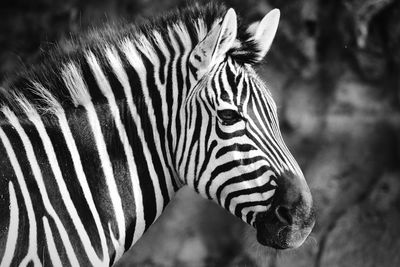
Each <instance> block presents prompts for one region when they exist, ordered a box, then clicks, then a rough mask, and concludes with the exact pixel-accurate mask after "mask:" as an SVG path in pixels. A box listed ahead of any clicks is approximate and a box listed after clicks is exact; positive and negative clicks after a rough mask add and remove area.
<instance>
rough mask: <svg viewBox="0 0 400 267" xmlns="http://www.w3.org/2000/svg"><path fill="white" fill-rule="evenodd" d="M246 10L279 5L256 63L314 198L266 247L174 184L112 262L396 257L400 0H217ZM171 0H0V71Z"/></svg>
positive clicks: (318, 261) (323, 261)
mask: <svg viewBox="0 0 400 267" xmlns="http://www.w3.org/2000/svg"><path fill="white" fill-rule="evenodd" d="M226 2H227V4H228V6H233V7H234V8H235V10H236V11H237V12H238V13H239V14H240V15H241V16H242V17H243V18H244V19H245V20H247V21H254V20H258V19H261V18H262V17H263V16H264V15H265V14H266V13H267V12H268V11H269V10H270V9H272V8H274V7H278V8H280V10H281V12H282V14H281V23H280V26H279V29H278V33H277V36H276V39H275V42H274V44H273V46H272V49H271V51H270V53H269V54H268V55H267V59H266V62H265V64H263V65H262V66H261V67H260V68H259V69H258V72H259V73H260V75H261V76H262V77H263V78H264V79H265V81H266V82H267V84H268V85H269V87H270V89H271V91H272V94H273V95H274V98H275V99H276V102H277V104H278V107H279V117H280V123H281V127H282V130H283V133H284V137H285V140H286V142H287V144H288V146H289V147H290V149H291V150H292V152H293V154H294V156H295V157H296V159H297V160H298V161H299V164H300V165H301V167H302V169H303V171H304V173H305V175H306V179H307V180H308V183H309V185H310V188H311V190H312V192H313V196H314V200H315V203H316V206H317V225H316V227H315V229H314V231H313V233H312V234H311V236H310V237H309V238H308V240H307V241H306V242H305V244H304V245H303V246H302V247H301V248H299V249H297V250H291V251H283V252H277V251H275V250H273V249H268V248H264V247H261V246H260V245H258V244H257V242H256V240H255V235H254V231H253V230H252V229H251V228H250V227H248V226H246V225H244V224H243V223H242V222H241V221H239V220H238V219H236V218H234V217H233V216H231V215H229V214H228V213H227V212H226V211H224V210H223V209H221V208H219V207H217V206H216V205H215V204H213V203H211V202H209V201H206V200H203V199H202V198H200V197H199V196H197V195H195V194H194V193H193V192H191V191H190V190H189V189H187V188H184V189H183V190H181V191H180V192H179V193H178V194H177V198H176V199H175V200H174V201H173V202H172V203H171V205H169V206H168V208H167V209H166V211H165V213H164V214H163V215H162V216H161V218H160V219H159V220H158V221H157V222H156V223H155V224H154V225H153V226H152V227H151V228H150V230H149V232H148V233H147V234H146V235H145V236H144V237H143V238H142V239H141V240H140V241H139V242H138V243H137V245H136V246H135V247H134V248H133V249H132V250H131V251H130V252H128V253H127V254H126V255H125V256H124V257H123V258H122V259H121V261H120V263H119V266H149V267H153V266H196V267H197V266H248V267H252V266H277V267H279V266H296V267H297V266H304V267H312V266H315V267H325V266H355V267H358V266H363V267H369V266H400V253H399V252H400V230H399V229H400V170H399V163H400V157H399V151H400V137H399V133H400V116H399V114H400V113H399V108H400V104H399V103H400V85H399V84H400V71H399V70H400V1H396V0H320V1H317V0H284V1H283V0H282V1H278V0H269V1H267V0H258V1H257V0H249V1H240V0H232V1H226ZM185 4H186V1H182V0H170V1H161V0H153V1H151V0H115V1H112V0H99V1H94V0H35V1H31V0H13V1H10V0H6V1H4V0H2V1H1V4H0V48H1V49H0V82H1V81H3V80H4V79H5V78H6V77H7V76H12V75H13V74H14V73H15V72H16V71H17V70H18V69H19V68H20V67H21V66H23V65H30V64H32V63H33V62H37V61H40V60H41V52H42V51H46V50H48V49H49V47H52V46H53V45H54V44H55V43H58V44H59V45H60V46H61V47H62V46H63V45H65V44H66V42H65V40H66V39H68V38H69V36H70V34H76V33H79V32H81V31H83V30H85V29H88V28H91V27H96V25H99V24H100V23H103V22H104V21H105V20H107V19H111V20H113V19H119V18H128V19H138V16H140V17H143V16H144V17H150V16H153V15H157V14H162V12H165V10H168V9H170V8H173V7H176V6H182V5H185Z"/></svg>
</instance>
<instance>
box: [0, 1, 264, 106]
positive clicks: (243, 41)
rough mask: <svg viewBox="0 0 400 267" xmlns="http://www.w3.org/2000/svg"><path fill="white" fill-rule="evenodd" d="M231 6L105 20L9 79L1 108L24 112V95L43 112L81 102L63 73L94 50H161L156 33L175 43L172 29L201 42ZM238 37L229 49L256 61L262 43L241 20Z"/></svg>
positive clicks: (97, 97) (0, 93) (241, 59)
mask: <svg viewBox="0 0 400 267" xmlns="http://www.w3.org/2000/svg"><path fill="white" fill-rule="evenodd" d="M226 11H227V8H226V7H225V6H224V5H222V4H218V3H213V2H211V3H208V4H206V5H199V4H193V5H191V6H188V7H185V8H182V9H175V10H172V11H169V12H167V13H166V14H165V15H162V16H158V17H154V18H151V19H149V20H147V21H145V22H143V23H141V24H132V23H125V22H119V23H115V22H114V23H111V24H105V26H103V27H102V28H97V29H92V30H90V31H88V32H86V33H85V34H82V35H80V36H78V37H75V38H71V39H70V40H69V41H67V43H66V45H64V46H63V47H60V46H57V45H56V46H55V47H54V48H53V49H52V50H51V51H50V52H48V53H46V54H45V55H44V56H43V60H42V62H41V63H40V64H38V65H33V66H31V67H28V68H25V69H23V70H22V71H20V72H19V73H18V75H16V76H15V77H14V78H12V79H10V80H8V81H7V82H6V83H5V84H4V86H3V87H0V107H5V106H7V107H8V108H9V109H11V110H12V111H14V112H16V113H20V111H21V99H22V102H24V101H25V100H27V101H29V104H30V105H32V106H33V107H35V108H36V109H37V111H38V112H39V113H46V112H48V111H52V110H53V109H54V106H57V107H60V108H61V107H62V108H68V107H76V106H77V99H74V96H73V95H72V96H71V92H70V91H69V88H67V86H66V85H65V81H63V79H62V73H63V71H64V70H65V69H66V68H67V67H68V66H74V65H76V66H78V67H81V64H83V63H84V61H85V56H86V55H87V53H88V52H89V51H90V52H91V53H93V54H94V55H95V56H96V57H98V58H99V60H100V62H103V61H102V60H104V52H105V50H106V49H107V48H110V47H111V48H112V47H116V46H120V45H121V43H123V42H124V41H126V40H129V41H131V42H132V43H133V44H135V45H136V48H139V49H140V48H142V49H146V50H148V51H150V52H149V53H152V52H153V53H154V55H157V38H155V34H157V36H161V38H162V40H163V41H164V42H165V43H166V44H167V46H170V45H171V43H170V42H171V39H170V34H171V29H172V32H173V33H174V34H175V38H176V39H177V40H178V42H180V44H179V45H180V46H182V45H184V42H183V41H182V40H180V37H181V36H182V34H183V35H185V36H186V38H190V41H191V43H192V44H197V43H198V42H199V41H200V40H202V39H203V38H204V37H205V35H206V33H207V32H208V30H209V29H210V28H211V27H212V26H213V25H215V23H218V22H219V21H220V20H221V19H222V17H223V15H224V14H225V13H226ZM239 22H240V21H239ZM178 31H179V32H178ZM178 34H179V35H178ZM237 39H238V40H239V42H238V43H239V45H237V46H235V47H234V48H232V49H231V50H230V51H228V54H229V55H230V56H231V57H232V58H233V59H234V60H235V61H237V62H238V63H242V64H243V63H249V64H253V63H255V62H256V58H257V47H256V44H255V43H254V42H253V41H252V39H251V38H250V35H249V33H247V32H246V27H245V25H241V24H239V30H238V35H237ZM158 52H160V51H158ZM103 63H104V62H103ZM71 64H72V65H71ZM91 93H92V92H91ZM101 98H102V96H101V92H97V93H94V94H91V99H92V101H93V102H99V101H101ZM55 103H56V105H54V104H55ZM78 104H79V103H78Z"/></svg>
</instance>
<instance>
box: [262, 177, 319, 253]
mask: <svg viewBox="0 0 400 267" xmlns="http://www.w3.org/2000/svg"><path fill="white" fill-rule="evenodd" d="M276 182H277V189H276V191H275V195H274V199H273V201H272V204H271V208H270V209H269V210H268V211H267V212H263V213H259V214H258V215H257V217H256V223H255V226H256V229H257V239H258V241H259V242H260V243H261V244H262V245H266V246H270V247H273V248H277V249H286V248H296V247H299V246H300V245H301V244H302V243H303V242H304V241H305V239H306V238H307V236H308V235H309V234H310V232H311V230H312V228H313V227H314V224H315V214H314V209H313V202H312V197H311V193H310V190H309V188H308V185H307V183H306V182H305V180H304V178H303V177H297V176H296V175H293V174H284V175H282V176H281V177H278V178H277V180H276Z"/></svg>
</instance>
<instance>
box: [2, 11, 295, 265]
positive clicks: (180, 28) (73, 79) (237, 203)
mask: <svg viewBox="0 0 400 267" xmlns="http://www.w3.org/2000/svg"><path fill="white" fill-rule="evenodd" d="M182 12H183V13H182V14H183V15H182V17H183V18H185V19H178V18H177V15H176V14H175V15H174V14H173V15H171V16H170V17H167V18H164V19H161V20H160V21H159V24H154V25H152V26H151V27H150V26H146V27H143V28H131V30H136V33H134V34H133V35H132V32H124V31H125V30H122V29H121V32H113V33H115V35H116V36H118V37H117V38H116V39H111V40H108V41H102V42H100V44H97V45H93V46H90V45H89V46H88V45H85V46H84V47H85V48H84V49H82V50H81V51H79V52H77V53H76V55H75V56H71V57H70V58H69V59H67V60H64V61H62V63H61V64H60V65H57V64H56V66H57V67H56V69H54V70H53V69H52V70H51V71H46V72H43V73H41V74H40V73H39V74H38V73H36V75H32V76H31V77H27V80H28V82H25V83H23V84H22V85H21V84H20V85H19V86H14V87H13V89H10V91H9V92H8V93H7V94H4V95H3V96H2V97H3V99H2V105H1V112H0V157H1V158H0V159H1V161H0V167H1V170H2V171H1V172H0V173H1V176H2V181H1V185H2V187H1V189H0V190H1V194H2V196H4V198H3V200H2V201H1V202H0V208H1V211H2V214H5V216H4V219H1V220H0V244H1V247H0V259H1V265H0V266H10V265H21V266H26V265H28V264H31V265H32V264H33V266H41V265H47V264H48V263H49V262H50V263H51V264H52V265H55V266H60V265H71V266H87V265H92V266H107V265H110V264H112V263H113V262H115V261H116V260H117V259H118V258H120V257H121V255H122V254H123V252H124V251H126V250H127V249H129V248H130V247H131V246H132V245H133V244H134V243H135V242H136V241H137V240H138V239H139V238H140V237H141V236H142V235H143V233H144V232H145V230H146V229H147V228H148V227H149V226H150V225H151V224H152V223H153V222H154V220H156V218H157V217H158V216H159V215H160V214H161V212H162V211H163V209H164V208H165V206H166V205H167V203H168V202H169V200H170V199H171V198H172V197H173V195H174V192H175V191H177V190H178V189H179V188H180V187H181V186H182V185H184V184H187V185H189V186H191V187H193V188H194V190H195V191H197V192H199V193H200V194H202V195H203V196H205V197H207V198H209V199H213V200H215V201H216V202H218V203H219V204H220V205H221V206H223V207H224V208H226V209H228V210H229V211H230V212H232V213H233V214H235V215H236V216H238V217H241V218H242V219H243V220H244V221H246V222H248V223H250V224H253V223H254V220H255V216H256V214H257V213H259V212H264V211H266V210H268V208H269V207H270V204H271V200H272V198H273V196H274V192H275V190H276V188H277V183H276V179H277V177H278V176H279V175H280V174H282V173H283V172H292V173H294V174H296V175H298V176H299V177H302V174H301V171H300V169H299V167H298V165H297V163H296V162H295V160H294V159H293V157H292V156H291V155H290V153H289V151H288V150H287V148H286V146H285V144H284V143H283V141H282V138H281V135H280V132H279V127H278V121H277V115H276V107H275V104H274V102H273V100H272V97H271V95H270V94H269V92H268V90H267V89H266V88H265V86H264V85H263V83H262V82H261V81H260V80H259V78H258V77H257V76H256V74H255V72H254V71H253V70H252V67H251V63H253V62H254V60H255V59H258V58H262V57H263V55H260V53H264V52H265V53H266V51H263V50H262V49H258V48H257V46H256V45H255V44H253V43H254V42H255V41H256V40H255V39H254V38H255V37H254V38H253V37H252V35H249V34H248V33H240V32H237V25H236V15H235V13H234V12H233V10H229V11H227V12H226V11H225V9H224V8H223V7H219V6H215V5H209V6H207V7H197V8H194V9H193V8H192V9H188V10H183V11H182ZM225 12H226V15H225V16H224V17H223V16H222V15H223V14H224V13H225ZM177 14H179V13H177ZM124 29H126V28H124ZM128 29H129V27H128ZM161 29H163V30H161ZM275 30H276V29H275ZM273 34H274V33H273ZM100 36H101V35H100ZM255 36H257V35H255ZM105 39H106V38H105ZM95 41H96V40H95ZM271 41H272V40H271ZM268 45H270V44H268ZM213 47H214V48H213ZM246 58H247V62H246ZM47 70H50V69H49V67H48V69H47ZM48 73H50V74H51V75H53V76H51V75H50V74H48ZM49 75H50V76H49ZM17 84H18V83H17ZM10 88H11V87H10ZM3 91H4V90H3ZM229 116H233V118H230V117H229ZM235 116H236V117H235Z"/></svg>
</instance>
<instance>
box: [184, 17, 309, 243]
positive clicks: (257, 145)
mask: <svg viewBox="0 0 400 267" xmlns="http://www.w3.org/2000/svg"><path fill="white" fill-rule="evenodd" d="M227 16H229V12H228V14H227V15H226V17H225V19H224V22H225V20H227ZM231 20H233V19H232V18H231ZM224 22H223V23H222V27H223V25H224ZM231 24H232V21H231V22H228V23H227V25H231ZM228 28H229V27H228ZM228 31H229V30H228ZM221 34H222V37H219V38H217V39H218V40H224V41H226V40H229V33H226V32H222V33H221ZM205 39H207V37H206V38H205ZM224 41H222V42H224ZM203 42H204V41H203ZM211 47H212V45H211ZM216 47H217V48H219V49H221V48H222V49H223V47H224V44H217V45H216ZM194 51H195V52H194V53H196V49H195V50H194ZM200 51H204V49H200ZM204 58H207V55H202V54H201V53H200V56H199V55H198V54H197V57H194V56H193V59H192V61H191V62H193V65H196V63H197V59H198V61H200V62H201V61H202V60H203V61H204ZM210 58H212V59H213V58H214V59H213V60H212V62H213V63H214V64H212V66H211V67H210V69H209V70H208V72H206V74H204V75H203V76H202V78H201V79H200V81H199V82H198V83H197V84H196V86H194V87H193V89H192V91H191V93H190V94H189V95H188V99H187V104H186V107H185V116H184V117H185V118H186V123H187V126H188V128H187V129H188V132H187V135H186V136H187V140H186V146H185V148H186V150H187V152H186V153H184V155H185V159H186V160H184V161H183V162H184V164H181V165H180V166H179V170H180V175H181V176H183V177H185V179H186V181H187V183H188V184H189V185H191V186H193V188H194V189H195V190H196V191H197V192H199V193H200V194H201V195H203V196H205V197H207V198H208V199H212V200H214V201H216V202H217V203H218V204H219V205H221V206H222V207H224V208H225V209H227V210H229V211H230V212H231V213H232V214H234V215H236V216H238V217H240V218H241V219H242V220H243V221H245V222H247V223H249V224H251V225H253V226H255V227H256V229H257V237H258V240H259V242H260V243H261V244H264V245H268V246H272V247H275V248H290V247H297V246H299V245H301V244H302V243H303V241H304V240H305V238H306V237H307V236H308V234H309V233H310V231H311V229H312V227H313V225H314V216H313V212H312V199H311V194H310V191H309V188H308V186H307V184H306V181H305V179H304V176H303V174H302V172H301V170H300V168H299V166H298V164H297V162H296V161H295V160H294V158H293V156H292V155H291V154H290V152H289V150H288V149H287V147H286V145H285V143H284V142H283V139H282V136H281V133H280V130H279V123H278V118H277V108H276V105H275V103H274V100H273V99H272V97H271V94H270V93H269V91H268V90H267V88H266V86H265V85H264V83H263V81H261V80H260V79H259V78H258V77H257V75H256V73H255V71H254V70H253V68H252V67H251V65H250V64H239V63H237V62H235V60H234V58H232V57H230V56H225V57H220V56H218V55H216V56H214V55H213V56H211V57H210ZM197 65H198V66H199V65H201V64H197Z"/></svg>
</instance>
